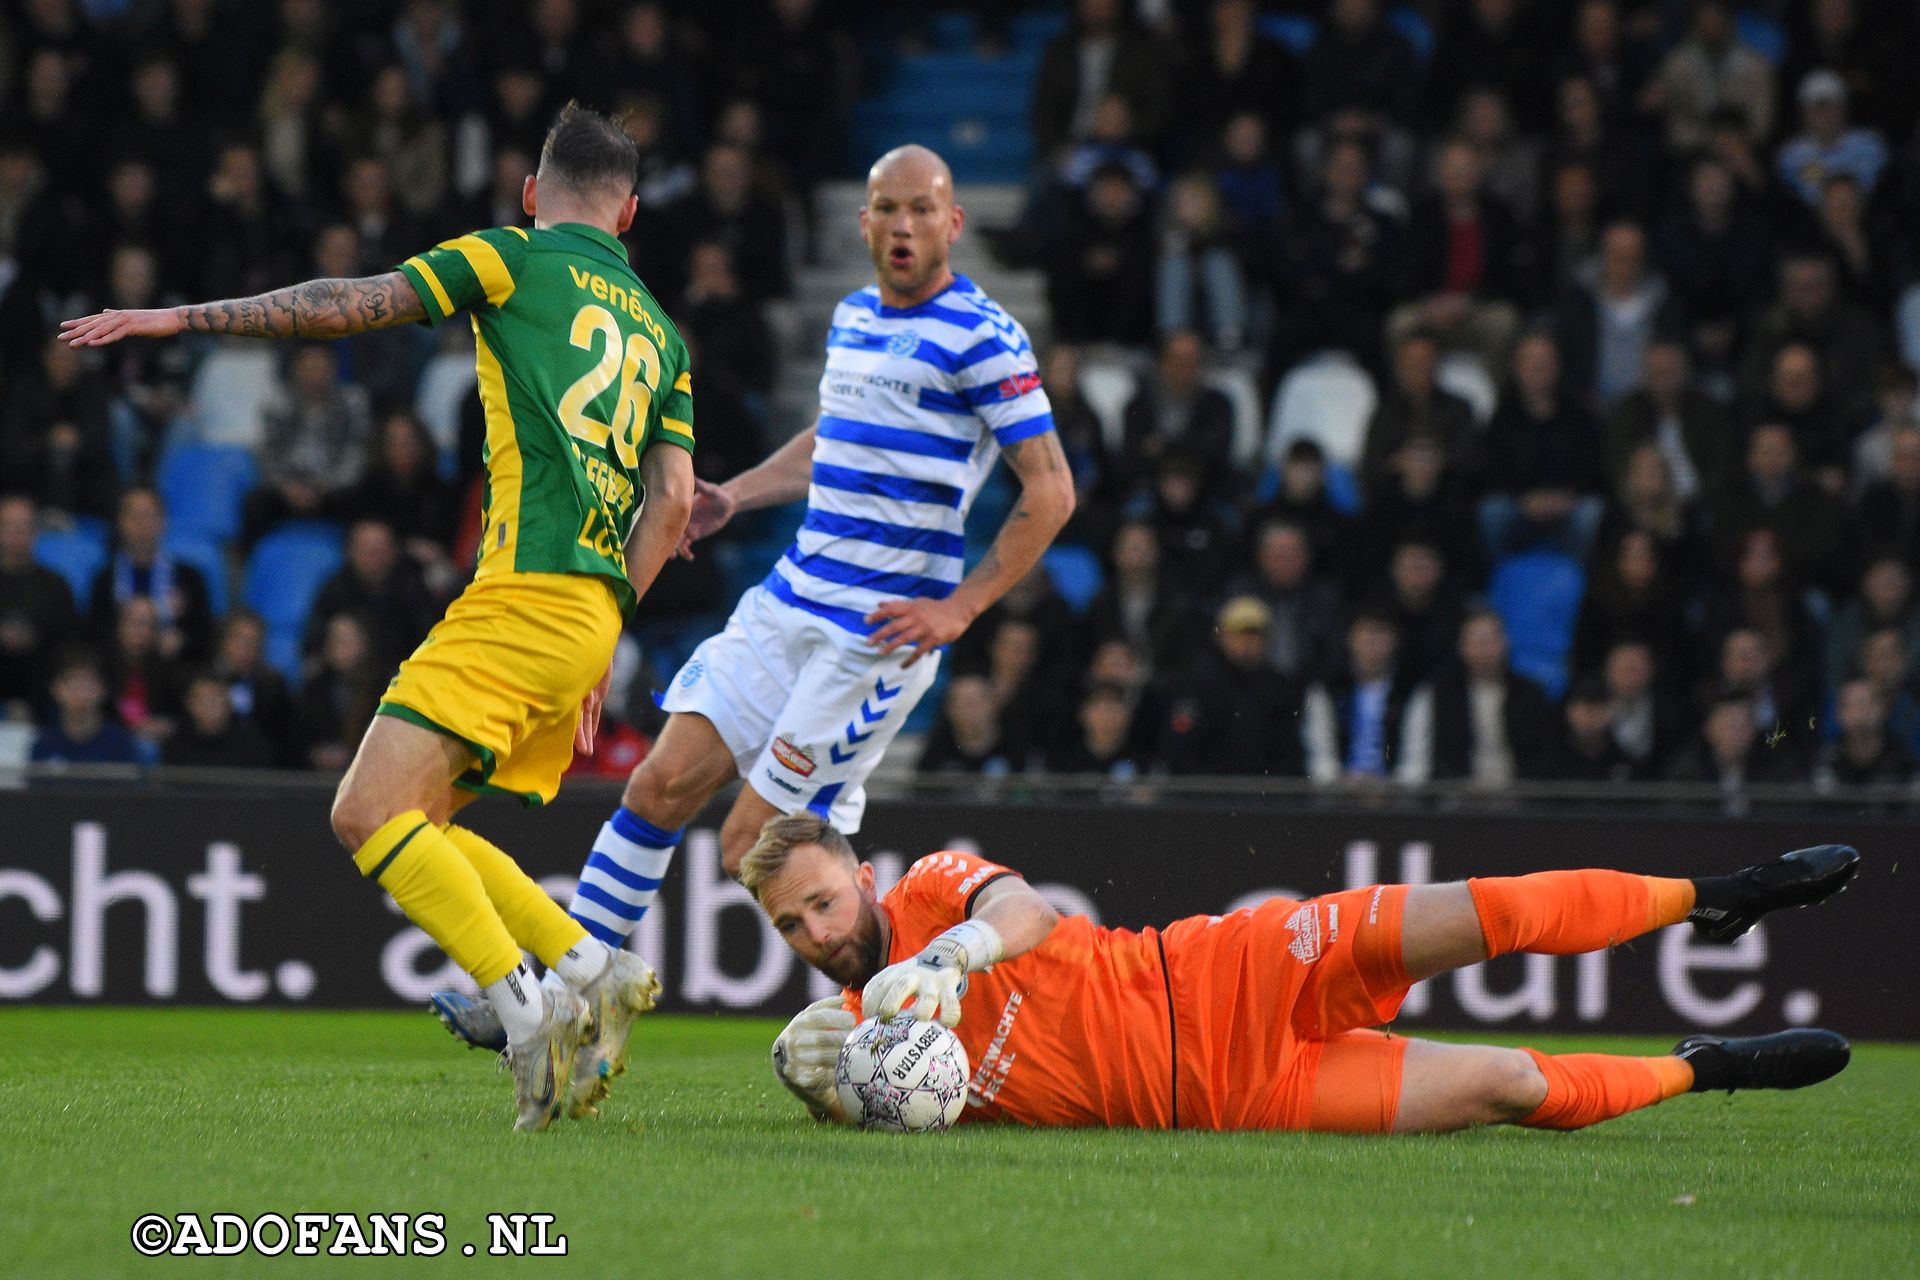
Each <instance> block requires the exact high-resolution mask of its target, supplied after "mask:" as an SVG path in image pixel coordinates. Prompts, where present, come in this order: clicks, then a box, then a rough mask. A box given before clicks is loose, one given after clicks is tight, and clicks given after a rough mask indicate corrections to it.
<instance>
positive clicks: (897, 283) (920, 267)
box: [867, 244, 946, 294]
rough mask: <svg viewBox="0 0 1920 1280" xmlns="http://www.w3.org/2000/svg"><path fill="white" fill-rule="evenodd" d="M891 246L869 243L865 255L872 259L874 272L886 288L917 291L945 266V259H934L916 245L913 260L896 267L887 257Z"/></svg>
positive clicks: (901, 291) (898, 290)
mask: <svg viewBox="0 0 1920 1280" xmlns="http://www.w3.org/2000/svg"><path fill="white" fill-rule="evenodd" d="M891 248H892V246H891V245H881V246H879V247H878V248H876V247H874V246H873V245H871V244H869V245H868V246H867V256H868V257H870V258H872V259H873V270H874V273H875V274H876V275H877V276H879V278H880V279H881V280H883V281H885V282H886V284H887V287H888V288H890V289H893V290H895V291H896V292H899V293H906V294H912V293H918V292H919V291H920V290H922V289H924V288H926V286H927V282H928V281H930V280H932V279H933V278H934V277H935V276H937V275H939V274H940V270H941V268H942V267H944V266H946V259H944V258H938V259H936V258H935V256H934V255H933V254H931V253H927V252H924V251H922V250H921V249H920V248H919V246H917V245H916V246H915V247H914V250H913V261H912V262H911V263H910V264H909V265H908V266H906V267H904V268H902V267H896V266H894V265H893V262H892V261H891V260H890V259H889V258H888V257H887V253H888V250H889V249H891Z"/></svg>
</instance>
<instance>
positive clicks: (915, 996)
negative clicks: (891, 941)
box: [860, 920, 1006, 1027]
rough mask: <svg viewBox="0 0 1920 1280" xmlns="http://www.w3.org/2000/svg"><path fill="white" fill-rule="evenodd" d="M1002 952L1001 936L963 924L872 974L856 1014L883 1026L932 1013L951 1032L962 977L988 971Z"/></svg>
mask: <svg viewBox="0 0 1920 1280" xmlns="http://www.w3.org/2000/svg"><path fill="white" fill-rule="evenodd" d="M1005 950H1006V947H1005V944H1004V943H1002V942H1001V940H1000V931H999V930H997V929H995V928H994V927H993V926H992V925H990V924H988V923H987V922H986V921H984V920H967V921H963V922H962V923H960V924H957V925H955V926H953V928H951V929H949V930H947V931H946V932H945V933H943V934H941V935H940V936H939V937H937V938H935V939H934V940H933V941H932V942H929V943H928V944H927V946H926V949H925V950H923V951H922V952H921V953H920V954H919V955H917V956H915V957H914V958H913V959H911V960H902V961H901V962H900V963H899V964H895V965H888V966H887V967H886V968H884V969H882V970H881V971H880V972H878V973H876V974H874V975H873V977H872V978H871V979H869V980H868V982H867V987H866V990H865V991H863V992H861V993H860V1008H861V1011H862V1012H863V1013H865V1014H866V1016H867V1017H869V1018H879V1019H880V1020H881V1021H883V1022H884V1021H886V1020H887V1019H888V1018H891V1017H894V1016H896V1015H897V1014H899V1013H901V1012H903V1011H904V1012H907V1013H911V1014H912V1015H913V1016H914V1017H915V1018H917V1019H918V1020H920V1021H921V1022H925V1021H927V1020H928V1019H930V1018H932V1017H933V1016H934V1012H935V1010H936V1009H937V1010H938V1011H939V1014H940V1021H941V1022H943V1023H945V1024H946V1025H947V1026H949V1027H951V1026H955V1025H957V1024H958V1023H959V1021H960V996H961V995H962V993H964V992H965V991H966V989H967V975H968V974H969V973H979V972H981V971H982V970H984V969H991V968H992V967H993V963H994V961H996V960H998V959H1000V957H1001V956H1002V955H1003V954H1004V953H1005Z"/></svg>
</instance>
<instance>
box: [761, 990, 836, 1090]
mask: <svg viewBox="0 0 1920 1280" xmlns="http://www.w3.org/2000/svg"><path fill="white" fill-rule="evenodd" d="M851 1034H853V1015H852V1014H851V1013H848V1012H847V1011H846V1009H845V1008H843V1007H842V1006H841V1004H840V997H839V996H828V997H827V998H826V999H824V1000H816V1001H814V1002H813V1003H812V1004H810V1005H808V1006H807V1007H806V1008H804V1009H802V1010H801V1011H800V1013H799V1014H798V1016H796V1017H795V1018H794V1020H793V1021H792V1022H789V1023H788V1024H787V1029H786V1030H785V1031H782V1032H781V1033H780V1037H779V1039H777V1040H775V1041H774V1042H773V1074H774V1075H776V1076H778V1077H779V1079H780V1083H781V1084H783V1085H785V1086H787V1090H788V1092H790V1093H792V1094H793V1096H794V1097H796V1098H798V1099H800V1101H802V1102H804V1103H805V1104H806V1106H807V1111H808V1113H809V1114H811V1115H812V1116H813V1118H814V1119H815V1120H827V1119H831V1118H832V1116H833V1104H834V1089H833V1067H834V1064H835V1063H836V1062H838V1061H839V1058H840V1046H841V1045H843V1044H845V1043H846V1042H847V1037H848V1036H849V1035H851Z"/></svg>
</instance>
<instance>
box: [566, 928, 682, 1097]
mask: <svg viewBox="0 0 1920 1280" xmlns="http://www.w3.org/2000/svg"><path fill="white" fill-rule="evenodd" d="M582 994H583V995H584V996H585V997H586V1002H587V1008H588V1010H589V1014H590V1016H591V1018H592V1020H593V1027H592V1029H591V1030H590V1031H589V1032H588V1033H587V1037H586V1039H585V1040H584V1041H583V1042H582V1043H581V1045H580V1052H579V1053H578V1054H577V1055H575V1057H574V1060H573V1085H572V1088H571V1089H570V1090H569V1092H568V1097H567V1114H568V1115H570V1116H572V1117H573V1118H574V1119H575V1120H584V1119H586V1118H587V1117H588V1116H595V1115H599V1114H600V1107H599V1103H600V1101H601V1100H602V1099H604V1098H605V1097H606V1096H607V1093H608V1092H609V1090H610V1088H611V1086H612V1082H613V1078H614V1077H615V1076H617V1075H620V1074H621V1073H623V1072H624V1071H626V1069H627V1036H628V1034H629V1033H631V1032H632V1030H633V1020H634V1019H635V1018H637V1017H639V1016H640V1015H641V1014H643V1013H645V1012H647V1010H649V1009H651V1008H653V1006H654V1002H655V1001H656V1000H658V999H659V998H660V979H659V976H658V975H656V974H655V973H654V971H653V966H652V965H650V964H648V963H647V962H646V961H645V960H642V959H641V958H640V957H639V956H637V955H635V954H634V953H633V952H631V951H615V952H614V953H613V959H612V960H611V961H609V962H608V964H607V967H606V968H605V969H604V970H603V971H601V974H600V976H599V977H597V978H595V979H594V980H593V981H592V982H590V983H588V984H587V989H586V990H585V991H584V992H583V993H582Z"/></svg>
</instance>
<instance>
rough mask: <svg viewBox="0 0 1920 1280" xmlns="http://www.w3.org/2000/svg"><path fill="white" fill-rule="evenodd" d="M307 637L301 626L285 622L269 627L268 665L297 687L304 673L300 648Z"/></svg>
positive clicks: (266, 646) (267, 641) (267, 642)
mask: <svg viewBox="0 0 1920 1280" xmlns="http://www.w3.org/2000/svg"><path fill="white" fill-rule="evenodd" d="M305 639H306V633H305V631H304V630H303V629H302V628H301V627H299V626H292V625H284V624H283V625H280V626H274V627H269V628H268V629H267V640H266V645H265V651H266V655H267V665H268V666H270V667H272V668H273V669H274V670H275V671H278V672H279V673H280V674H281V675H283V676H285V677H286V678H287V680H288V681H289V682H290V683H291V684H292V685H293V686H294V687H295V688H298V687H299V686H300V681H301V676H302V675H303V674H304V672H303V671H302V669H301V665H302V664H301V656H302V655H301V651H300V650H301V645H302V643H303V642H304V641H305Z"/></svg>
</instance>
